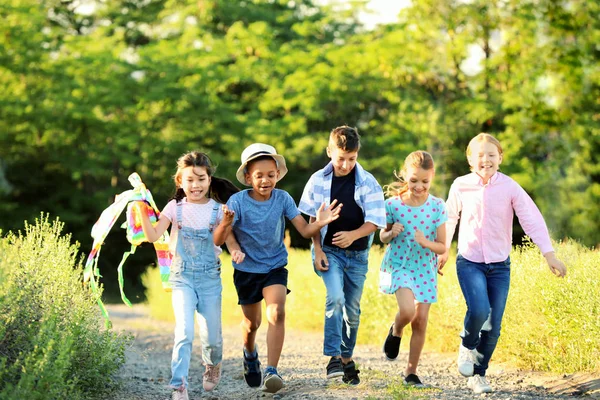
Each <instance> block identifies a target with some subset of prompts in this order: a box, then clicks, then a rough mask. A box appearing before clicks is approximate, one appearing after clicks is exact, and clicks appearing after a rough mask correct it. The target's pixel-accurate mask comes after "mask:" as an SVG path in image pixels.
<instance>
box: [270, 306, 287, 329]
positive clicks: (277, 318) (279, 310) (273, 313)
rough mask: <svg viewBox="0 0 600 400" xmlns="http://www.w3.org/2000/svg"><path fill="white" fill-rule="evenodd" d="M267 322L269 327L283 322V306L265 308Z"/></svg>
mask: <svg viewBox="0 0 600 400" xmlns="http://www.w3.org/2000/svg"><path fill="white" fill-rule="evenodd" d="M267 320H268V321H269V324H271V325H279V324H283V323H284V322H285V306H284V305H283V304H269V305H268V306H267Z"/></svg>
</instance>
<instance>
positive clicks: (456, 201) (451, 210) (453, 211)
mask: <svg viewBox="0 0 600 400" xmlns="http://www.w3.org/2000/svg"><path fill="white" fill-rule="evenodd" d="M461 210H462V202H461V200H460V197H459V194H458V189H457V186H456V184H452V186H450V192H449V193H448V201H446V211H447V212H448V221H446V223H445V224H444V225H446V232H445V233H444V237H445V238H446V251H445V252H443V253H441V254H439V256H438V272H439V271H441V270H442V268H444V265H446V262H447V261H448V256H449V253H450V245H452V237H453V236H454V231H455V230H456V225H457V224H458V220H459V218H460V212H461ZM439 237H440V236H439V231H438V238H439Z"/></svg>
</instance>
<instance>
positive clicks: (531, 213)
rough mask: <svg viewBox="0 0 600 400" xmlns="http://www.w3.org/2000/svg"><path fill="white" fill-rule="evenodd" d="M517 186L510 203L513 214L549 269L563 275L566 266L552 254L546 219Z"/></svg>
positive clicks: (557, 274) (525, 193)
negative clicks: (544, 259) (538, 249)
mask: <svg viewBox="0 0 600 400" xmlns="http://www.w3.org/2000/svg"><path fill="white" fill-rule="evenodd" d="M517 186H518V187H517V189H516V194H515V195H514V197H513V200H512V204H513V209H514V210H515V214H517V218H519V223H520V224H521V226H522V227H523V231H525V233H526V234H527V235H528V236H529V237H530V238H531V240H533V242H534V243H535V244H536V245H537V246H538V247H539V248H540V251H541V252H542V254H543V255H544V257H545V258H546V262H547V263H548V268H550V271H552V273H553V274H554V275H556V276H558V277H563V276H565V275H566V273H567V267H566V266H565V264H564V263H563V262H562V261H560V260H559V259H558V258H556V255H555V254H554V249H553V248H552V243H551V241H550V234H549V233H548V228H547V227H546V221H544V217H543V216H542V213H541V212H540V210H539V208H538V207H537V206H536V205H535V203H534V201H533V200H532V199H531V197H529V195H528V194H527V192H526V191H525V190H524V189H523V188H522V187H521V186H519V185H518V184H517Z"/></svg>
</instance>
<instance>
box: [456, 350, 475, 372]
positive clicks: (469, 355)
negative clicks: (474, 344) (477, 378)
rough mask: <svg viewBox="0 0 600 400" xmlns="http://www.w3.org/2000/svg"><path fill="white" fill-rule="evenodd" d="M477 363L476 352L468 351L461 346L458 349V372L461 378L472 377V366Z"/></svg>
mask: <svg viewBox="0 0 600 400" xmlns="http://www.w3.org/2000/svg"><path fill="white" fill-rule="evenodd" d="M476 362H477V350H475V349H473V350H469V349H467V348H466V347H465V346H463V345H462V344H461V345H460V347H459V348H458V360H457V364H458V372H459V373H460V374H461V375H462V376H466V377H469V376H473V366H474V365H475V363H476Z"/></svg>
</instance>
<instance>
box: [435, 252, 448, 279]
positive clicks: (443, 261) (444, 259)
mask: <svg viewBox="0 0 600 400" xmlns="http://www.w3.org/2000/svg"><path fill="white" fill-rule="evenodd" d="M449 253H450V250H448V249H446V252H445V253H444V254H439V255H438V256H437V257H438V274H440V275H444V273H443V272H442V268H444V265H446V262H447V261H448V256H449V255H450V254H449Z"/></svg>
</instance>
